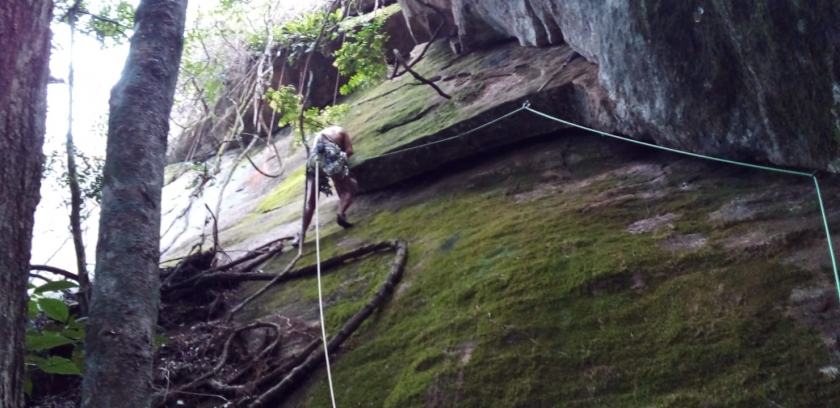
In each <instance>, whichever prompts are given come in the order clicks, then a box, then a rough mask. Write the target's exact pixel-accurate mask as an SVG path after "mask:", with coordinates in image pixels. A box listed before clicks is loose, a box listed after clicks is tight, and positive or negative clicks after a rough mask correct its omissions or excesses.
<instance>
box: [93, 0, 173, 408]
mask: <svg viewBox="0 0 840 408" xmlns="http://www.w3.org/2000/svg"><path fill="white" fill-rule="evenodd" d="M186 8H187V0H142V1H141V2H140V5H139V7H138V8H137V13H136V14H135V33H134V36H133V37H132V39H131V48H130V51H129V54H128V58H127V60H126V63H125V68H124V69H123V73H122V78H121V79H120V81H119V82H118V83H117V84H116V85H115V86H114V88H113V89H112V91H111V101H110V108H111V113H110V118H109V119H108V146H107V153H106V161H105V169H104V171H103V188H102V213H101V215H100V220H99V242H98V244H97V247H96V270H95V281H94V283H93V290H92V297H91V310H90V320H89V323H88V327H87V330H86V333H87V334H86V337H85V348H86V351H87V356H86V361H85V377H84V383H83V394H82V407H84V408H106V407H108V408H115V407H126V408H148V407H150V406H151V403H152V355H153V339H154V334H155V326H156V324H157V315H158V304H159V302H160V280H159V276H158V261H159V258H160V218H161V210H160V208H161V190H162V189H163V169H164V165H165V163H166V138H167V134H168V132H169V114H170V111H171V109H172V103H173V99H174V95H175V87H176V81H177V77H178V68H179V66H180V62H181V54H182V51H183V47H184V38H183V36H184V20H185V15H186Z"/></svg>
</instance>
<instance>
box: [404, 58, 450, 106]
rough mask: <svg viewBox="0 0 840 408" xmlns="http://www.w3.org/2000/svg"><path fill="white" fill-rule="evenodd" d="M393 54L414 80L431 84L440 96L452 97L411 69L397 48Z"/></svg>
mask: <svg viewBox="0 0 840 408" xmlns="http://www.w3.org/2000/svg"><path fill="white" fill-rule="evenodd" d="M394 56H395V57H396V58H397V61H398V62H399V63H400V64H402V65H403V66H404V67H405V70H406V71H408V73H409V74H411V76H413V77H414V79H416V80H418V81H420V82H422V83H424V84H426V85H429V86H431V87H432V88H434V90H435V91H437V93H438V94H440V96H442V97H444V98H446V99H452V97H451V96H449V95H448V94H446V92H443V90H441V89H440V88H439V87H438V86H437V85H435V83H434V82H432V81H429V80H428V79H426V78H423V77H422V76H421V75H420V74H418V73H417V72H415V71H414V70H413V69H411V67H410V66H409V65H408V63H406V62H405V59H404V58H403V56H402V54H400V51H399V50H397V49H394Z"/></svg>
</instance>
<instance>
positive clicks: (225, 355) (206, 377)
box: [157, 322, 282, 406]
mask: <svg viewBox="0 0 840 408" xmlns="http://www.w3.org/2000/svg"><path fill="white" fill-rule="evenodd" d="M265 327H267V328H271V329H274V331H275V334H276V335H275V337H274V341H273V342H271V344H269V345H268V347H266V348H264V349H263V350H262V351H261V352H260V353H259V354H258V355H257V356H256V357H255V358H254V359H252V361H251V363H253V362H254V361H258V360H260V359H262V358H264V357H265V356H266V355H267V354H268V353H270V352H271V351H272V350H274V349H275V348H276V347H277V346H278V345H279V344H280V339H281V338H282V333H281V331H280V326H279V325H277V324H274V323H263V322H253V323H251V324H248V325H246V326H242V327H239V328H236V329H233V331H232V332H231V333H230V334H229V335H228V338H227V340H226V341H225V345H224V347H223V348H222V355H221V356H220V357H219V362H218V363H216V365H215V366H214V367H213V369H212V370H210V371H208V372H206V373H204V374H202V375H200V376H199V377H198V378H196V379H194V380H192V381H190V382H189V383H188V384H186V385H183V386H181V387H179V388H178V389H175V390H172V391H169V392H167V393H165V394H164V395H162V396H160V399H161V400H160V402H159V403H158V404H157V406H163V405H165V404H166V403H167V402H168V401H169V399H170V396H172V395H175V394H189V393H188V392H187V391H188V390H190V389H194V388H197V387H200V386H202V385H204V384H205V383H207V382H208V381H210V378H212V377H213V376H217V375H218V374H219V372H220V371H221V370H222V368H224V366H225V364H227V361H228V359H229V358H230V345H231V344H232V343H233V339H234V338H236V336H237V335H238V334H239V333H241V332H243V331H247V330H254V329H259V328H265ZM238 371H239V370H237V374H238ZM220 384H222V383H220ZM225 385H226V384H225ZM211 388H213V387H212V386H211Z"/></svg>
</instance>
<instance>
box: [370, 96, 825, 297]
mask: <svg viewBox="0 0 840 408" xmlns="http://www.w3.org/2000/svg"><path fill="white" fill-rule="evenodd" d="M522 111H529V112H531V113H534V114H536V115H538V116H542V117H544V118H546V119H550V120H553V121H555V122H560V123H562V124H564V125H568V126H572V127H576V128H578V129H583V130H586V131H589V132H593V133H597V134H599V135H602V136H606V137H611V138H613V139H618V140H623V141H625V142H630V143H635V144H638V145H642V146H647V147H652V148H654V149H659V150H665V151H668V152H672V153H677V154H682V155H686V156H691V157H696V158H699V159H705V160H712V161H716V162H720V163H727V164H734V165H736V166H743V167H750V168H753V169H759V170H767V171H773V172H777V173H785V174H790V175H794V176H802V177H810V178H813V179H814V185H815V186H816V188H817V200H818V201H819V203H820V210H821V211H822V220H823V224H824V225H825V238H826V240H827V241H828V253H829V255H831V266H832V268H833V269H834V282H835V284H836V285H837V297H838V299H840V272H838V271H837V260H836V259H835V257H834V247H833V246H832V244H831V231H830V229H829V227H828V216H826V213H825V204H824V203H823V199H822V194H821V193H820V182H819V180H818V179H817V176H816V175H815V174H813V173H805V172H801V171H795V170H786V169H780V168H776V167H767V166H761V165H758V164H750V163H743V162H739V161H734V160H727V159H721V158H718V157H712V156H706V155H703V154H698V153H691V152H686V151H682V150H677V149H672V148H670V147H665V146H659V145H655V144H653V143H647V142H642V141H640V140H635V139H630V138H628V137H622V136H617V135H614V134H611V133H607V132H602V131H600V130H597V129H592V128H589V127H586V126H582V125H578V124H577V123H572V122H569V121H566V120H563V119H559V118H555V117H554V116H551V115H547V114H545V113H542V112H540V111H538V110H534V109H531V103H530V102H525V103H524V104H523V105H522V107H521V108H519V109H516V110H514V111H513V112H510V113H508V114H507V115H504V116H501V117H499V118H497V119H495V120H492V121H490V122H487V123H485V124H483V125H481V126H479V127H476V128H474V129H471V130H468V131H466V132H464V133H461V134H459V135H457V136H452V137H448V138H445V139H441V140H436V141H434V142H430V143H426V144H422V145H419V146H412V147H408V148H405V149H401V150H396V151H393V152H388V153H384V154H381V155H379V156H376V157H372V158H371V159H378V158H380V157H385V156H390V155H394V154H398V153H405V152H407V151H410V150H415V149H420V148H423V147H426V146H430V145H434V144H438V143H443V142H446V141H449V140H453V139H458V138H460V137H463V136H466V135H468V134H470V133H473V132H476V131H478V130H480V129H484V128H486V127H488V126H491V125H493V124H495V123H497V122H500V121H502V120H505V119H507V118H509V117H511V116H513V115H515V114H517V113H519V112H522Z"/></svg>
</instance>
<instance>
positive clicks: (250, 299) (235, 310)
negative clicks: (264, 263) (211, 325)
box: [228, 252, 301, 320]
mask: <svg viewBox="0 0 840 408" xmlns="http://www.w3.org/2000/svg"><path fill="white" fill-rule="evenodd" d="M300 257H301V254H300V252H298V254H297V255H296V256H295V257H294V259H292V261H291V262H289V265H287V266H286V269H284V270H283V272H281V273H279V274H277V276H276V277H275V278H274V279H272V280H271V282H268V283H267V284H266V285H265V286H263V287H262V288H260V290H258V291H257V292H256V293H254V294H253V295H251V296H249V297H248V298H247V299H245V300H243V301H242V303H240V304H239V305H237V306H236V307H234V308H233V309H231V311H230V316H228V320H230V319H233V315H235V314H236V312H238V311H239V310H240V309H242V308H243V307H245V305H247V304H248V303H251V301H253V300H254V299H256V298H257V297H259V296H260V295H262V294H263V293H265V291H267V290H268V288H270V287H271V286H272V285H274V284H275V283H277V281H278V280H279V279H280V278H281V277H282V276H283V275H285V274H287V273H288V272H289V270H291V269H292V268H293V267H294V266H295V264H296V263H297V261H298V260H299V259H300Z"/></svg>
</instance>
